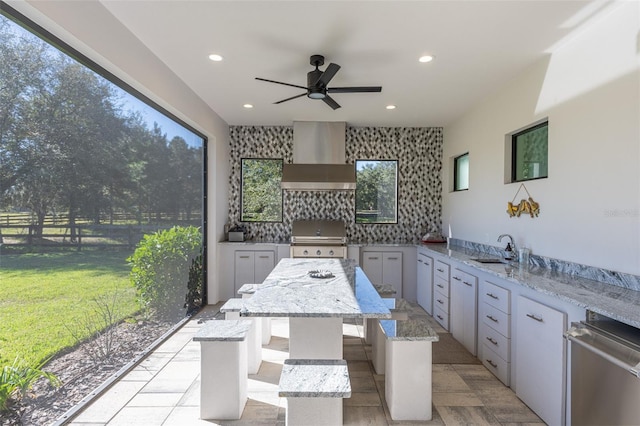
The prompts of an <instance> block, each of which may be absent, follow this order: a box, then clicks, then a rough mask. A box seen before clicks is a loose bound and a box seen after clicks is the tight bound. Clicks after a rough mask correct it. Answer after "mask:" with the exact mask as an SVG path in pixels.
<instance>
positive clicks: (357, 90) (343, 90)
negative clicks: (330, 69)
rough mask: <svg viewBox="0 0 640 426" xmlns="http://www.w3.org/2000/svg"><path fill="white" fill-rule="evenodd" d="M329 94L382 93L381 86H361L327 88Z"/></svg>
mask: <svg viewBox="0 0 640 426" xmlns="http://www.w3.org/2000/svg"><path fill="white" fill-rule="evenodd" d="M327 92H329V93H366V92H382V87H380V86H361V87H327Z"/></svg>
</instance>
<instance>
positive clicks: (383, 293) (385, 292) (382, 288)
mask: <svg viewBox="0 0 640 426" xmlns="http://www.w3.org/2000/svg"><path fill="white" fill-rule="evenodd" d="M373 288H375V289H376V291H377V292H378V294H379V295H380V297H393V296H394V295H395V294H396V293H397V291H396V289H395V288H394V287H393V286H392V285H391V284H374V285H373Z"/></svg>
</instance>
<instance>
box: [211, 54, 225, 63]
mask: <svg viewBox="0 0 640 426" xmlns="http://www.w3.org/2000/svg"><path fill="white" fill-rule="evenodd" d="M209 59H211V60H212V61H213V62H220V61H222V59H223V58H222V56H220V55H217V54H215V53H213V54H211V55H209Z"/></svg>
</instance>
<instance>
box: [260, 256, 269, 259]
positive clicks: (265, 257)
mask: <svg viewBox="0 0 640 426" xmlns="http://www.w3.org/2000/svg"><path fill="white" fill-rule="evenodd" d="M268 258H269V256H260V259H268Z"/></svg>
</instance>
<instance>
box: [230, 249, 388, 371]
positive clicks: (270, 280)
mask: <svg viewBox="0 0 640 426" xmlns="http://www.w3.org/2000/svg"><path fill="white" fill-rule="evenodd" d="M312 271H317V272H319V275H321V276H324V277H322V278H314V277H312V276H311V275H310V272H312ZM325 275H326V276H325ZM240 315H241V316H245V317H288V318H289V357H290V358H292V359H295V358H299V359H342V320H343V318H381V319H385V318H391V312H390V311H389V309H388V308H387V307H386V305H385V304H384V302H383V301H382V298H381V297H380V296H379V295H378V293H377V292H376V290H375V288H374V287H373V285H372V284H371V282H370V281H369V279H368V278H367V277H366V275H365V274H364V273H363V272H362V270H361V269H360V268H359V267H358V266H357V265H356V262H355V261H353V260H348V259H298V258H285V259H282V260H281V261H280V262H279V263H278V264H277V265H276V267H275V268H274V269H273V271H272V272H271V273H270V274H269V276H268V277H267V278H266V279H265V280H264V282H263V283H262V284H261V285H260V286H258V288H257V290H256V292H255V294H254V295H253V297H251V298H249V299H246V301H245V304H244V308H243V309H242V310H241V311H240Z"/></svg>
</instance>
